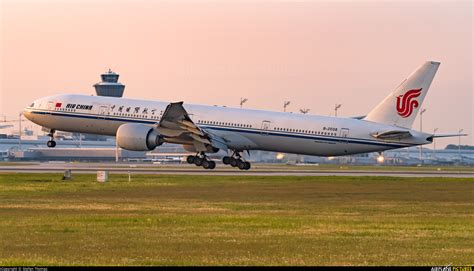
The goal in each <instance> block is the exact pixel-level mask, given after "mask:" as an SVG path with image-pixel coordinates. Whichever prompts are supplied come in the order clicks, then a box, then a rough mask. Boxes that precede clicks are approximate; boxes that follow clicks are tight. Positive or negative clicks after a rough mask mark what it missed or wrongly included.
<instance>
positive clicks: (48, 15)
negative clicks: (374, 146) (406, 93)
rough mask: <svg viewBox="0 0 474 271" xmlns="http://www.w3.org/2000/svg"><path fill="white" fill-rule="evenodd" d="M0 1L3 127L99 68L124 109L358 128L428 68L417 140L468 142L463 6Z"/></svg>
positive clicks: (467, 17)
mask: <svg viewBox="0 0 474 271" xmlns="http://www.w3.org/2000/svg"><path fill="white" fill-rule="evenodd" d="M0 3H1V4H0V18H1V21H0V23H1V25H0V41H1V42H0V50H1V55H0V63H1V65H0V76H1V77H0V82H1V85H0V115H7V116H8V117H10V118H14V117H15V116H16V115H18V113H19V112H20V111H21V110H22V109H23V108H24V107H25V106H27V105H28V104H30V102H31V101H33V100H34V99H37V98H39V97H42V96H47V95H53V94H59V93H82V94H93V93H94V89H93V87H92V85H93V84H94V83H96V82H98V81H100V78H99V75H100V73H102V72H104V71H106V70H108V68H111V69H112V70H114V71H116V72H117V73H119V74H120V75H121V76H120V81H121V82H122V83H124V84H125V85H126V88H125V96H126V97H131V98H132V97H133V98H144V99H156V100H164V101H184V102H185V103H200V104H209V105H214V104H218V105H227V106H238V104H239V100H240V97H246V98H248V102H247V103H246V104H245V107H247V108H256V109H268V110H276V111H281V110H282V108H283V102H284V101H285V100H289V101H291V104H290V106H289V107H288V109H289V111H293V112H295V113H296V112H298V111H299V109H300V108H309V109H310V114H321V115H330V114H334V112H333V107H334V104H335V103H341V104H342V108H341V109H340V111H339V115H340V116H358V115H364V114H366V113H367V112H368V111H370V110H371V109H372V108H373V107H375V106H376V105H377V103H379V102H380V101H381V100H382V99H383V98H384V97H385V96H387V95H388V93H389V92H390V91H391V90H393V89H394V88H395V87H396V86H397V85H398V84H399V83H400V82H401V81H402V80H403V79H404V78H405V77H406V76H408V75H409V74H410V73H411V72H412V71H413V70H414V69H416V68H417V67H418V66H419V65H421V64H422V63H423V62H424V61H426V60H436V61H440V62H441V66H440V69H439V70H438V74H437V76H436V77H435V79H434V81H433V84H432V86H431V88H430V91H429V93H428V95H427V97H426V99H425V101H424V104H423V107H426V108H427V111H426V113H425V114H424V116H423V130H424V131H433V129H434V128H439V131H438V132H441V133H447V132H457V131H458V130H459V129H460V128H464V130H465V132H468V133H470V134H472V133H474V130H473V126H474V125H473V122H474V117H473V115H474V111H473V104H474V95H473V66H472V63H473V3H472V1H347V0H346V1H297V2H285V1H258V0H253V1H152V0H148V1H145V0H142V1H132V0H128V1H124V0H118V1H117V0H115V1H105V0H95V1H84V0H80V1H79V0H73V1H59V0H56V1H33V0H30V1H18V0H15V1H13V0H0ZM414 128H416V129H419V120H417V121H416V123H415V126H414ZM473 138H474V137H473V136H472V135H470V136H469V137H465V138H463V139H462V140H463V141H462V143H463V144H471V145H474V140H473ZM438 142H439V146H440V147H441V146H444V145H445V144H448V143H455V144H457V138H453V139H440V140H438Z"/></svg>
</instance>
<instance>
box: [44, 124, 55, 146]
mask: <svg viewBox="0 0 474 271" xmlns="http://www.w3.org/2000/svg"><path fill="white" fill-rule="evenodd" d="M55 132H56V130H54V129H51V130H50V131H49V134H48V136H49V141H48V142H47V143H46V146H48V147H49V148H54V147H56V141H54V133H55Z"/></svg>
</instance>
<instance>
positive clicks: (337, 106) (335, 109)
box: [334, 104, 342, 118]
mask: <svg viewBox="0 0 474 271" xmlns="http://www.w3.org/2000/svg"><path fill="white" fill-rule="evenodd" d="M341 106H342V104H336V105H335V106H334V116H335V117H336V118H337V110H338V109H339V108H341Z"/></svg>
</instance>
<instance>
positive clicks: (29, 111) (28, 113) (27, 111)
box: [23, 109, 32, 120]
mask: <svg viewBox="0 0 474 271" xmlns="http://www.w3.org/2000/svg"><path fill="white" fill-rule="evenodd" d="M23 116H25V118H27V119H28V120H32V114H31V110H29V109H24V110H23Z"/></svg>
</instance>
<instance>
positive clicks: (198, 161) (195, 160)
mask: <svg viewBox="0 0 474 271" xmlns="http://www.w3.org/2000/svg"><path fill="white" fill-rule="evenodd" d="M203 161H204V159H203V158H201V157H194V164H195V165H196V166H198V167H199V166H201V165H202V162H203Z"/></svg>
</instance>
